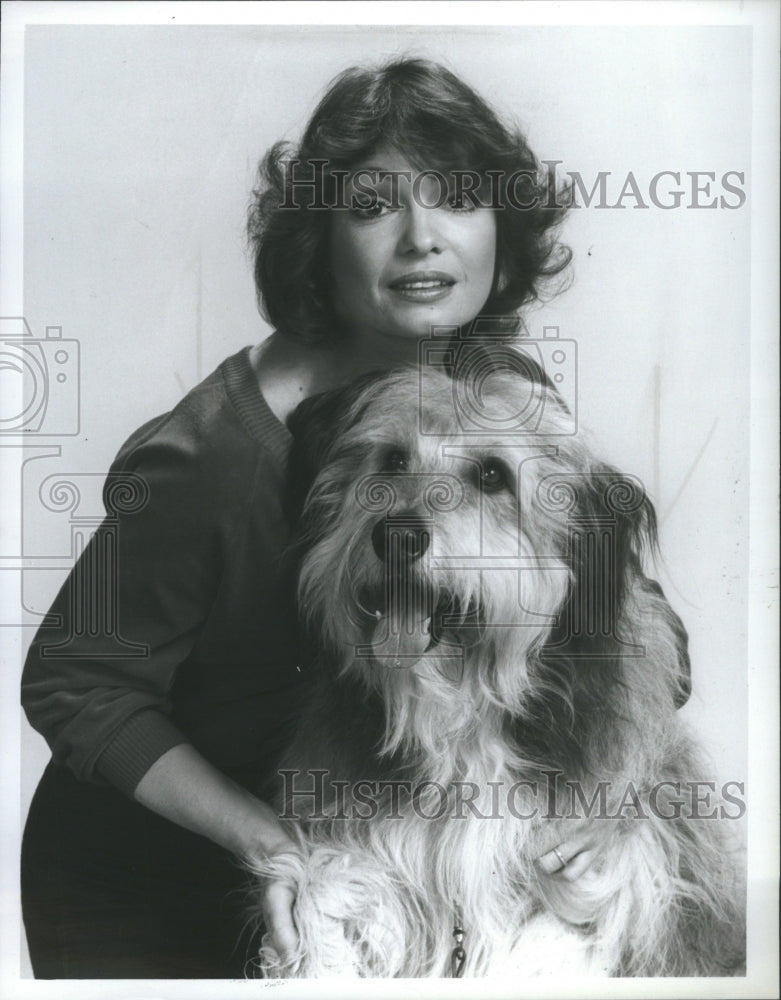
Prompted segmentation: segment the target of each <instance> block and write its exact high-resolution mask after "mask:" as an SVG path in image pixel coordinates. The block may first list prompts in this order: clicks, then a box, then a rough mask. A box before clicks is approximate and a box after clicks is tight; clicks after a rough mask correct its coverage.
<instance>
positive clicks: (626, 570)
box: [545, 465, 691, 707]
mask: <svg viewBox="0 0 781 1000" xmlns="http://www.w3.org/2000/svg"><path fill="white" fill-rule="evenodd" d="M577 492H578V499H577V507H576V509H575V510H574V511H573V516H572V517H571V519H570V524H569V564H570V569H571V573H572V581H573V582H572V586H571V589H570V593H569V595H568V598H567V602H566V605H565V607H564V609H563V611H562V614H561V615H560V620H559V625H558V626H557V628H555V629H554V630H553V633H552V635H551V639H550V642H549V643H548V646H547V647H546V653H545V655H546V656H547V657H552V658H554V659H555V658H556V657H563V658H564V661H565V662H567V663H569V664H576V663H578V662H580V663H581V664H588V665H589V666H588V668H587V669H580V670H578V671H577V682H576V683H575V686H576V687H577V686H580V685H582V684H584V683H585V685H586V686H592V685H594V686H595V687H594V690H597V688H598V687H600V686H603V690H607V689H608V688H610V687H612V686H613V685H615V684H616V683H617V682H618V680H619V677H620V674H621V669H620V663H621V658H622V655H624V654H625V653H627V652H628V649H627V645H626V644H627V643H628V644H630V645H631V644H632V643H633V639H632V636H631V635H627V634H624V631H625V629H624V628H623V627H622V623H625V622H626V616H625V609H626V608H627V607H628V605H629V602H630V591H633V590H634V589H635V588H639V589H640V590H641V591H642V590H645V591H646V592H648V593H649V594H652V595H653V597H654V603H655V604H656V606H657V607H658V608H659V613H660V614H663V616H664V619H665V623H666V626H667V630H668V635H670V636H671V638H672V643H671V645H672V646H674V648H675V650H676V654H677V660H678V663H677V670H674V671H672V672H671V673H674V674H675V675H676V681H677V686H676V690H675V691H674V699H675V703H676V707H680V706H681V705H683V704H685V702H686V700H687V699H688V697H689V693H690V690H691V679H690V678H691V668H690V662H689V653H688V636H687V633H686V630H685V628H684V627H683V623H682V622H681V620H680V618H679V617H678V616H677V615H676V614H675V612H674V611H673V610H672V609H671V608H670V606H669V604H668V603H667V601H666V600H665V598H664V594H663V592H662V590H661V588H660V586H659V584H658V583H656V582H655V581H653V580H649V579H648V578H647V577H646V575H645V572H644V562H645V559H646V557H647V556H650V555H653V554H655V553H656V552H657V551H658V542H657V521H656V512H655V510H654V506H653V504H652V502H651V500H650V499H649V498H648V496H647V494H646V493H645V490H644V489H643V487H642V484H641V483H640V482H639V480H637V479H635V477H633V476H625V475H623V474H622V473H620V472H618V471H617V470H615V469H613V468H611V467H610V466H607V465H601V466H599V467H597V468H595V469H593V470H592V471H591V474H590V475H589V476H587V477H586V478H585V479H584V481H583V482H582V483H580V484H579V489H578V491H577ZM634 598H635V600H636V598H637V594H636V593H635V595H634ZM584 693H585V691H584Z"/></svg>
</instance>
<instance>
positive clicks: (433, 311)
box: [330, 147, 496, 343]
mask: <svg viewBox="0 0 781 1000" xmlns="http://www.w3.org/2000/svg"><path fill="white" fill-rule="evenodd" d="M370 170H377V171H380V172H382V171H388V172H392V173H393V174H394V175H395V176H394V177H393V178H389V177H386V178H385V179H382V174H381V173H380V175H379V177H378V178H377V182H376V183H373V182H372V180H371V179H370V178H369V177H368V175H367V173H366V171H370ZM402 171H406V172H408V174H410V175H411V177H412V181H410V180H408V179H407V178H406V177H404V175H403V174H402V173H401V172H402ZM416 177H418V180H417V181H416V180H415V178H416ZM394 183H396V184H397V190H396V192H395V193H394V191H393V187H392V185H393V184H394ZM358 184H360V186H361V187H362V188H364V189H366V188H369V189H371V191H372V192H376V204H375V205H374V206H373V207H370V208H366V209H362V208H353V207H348V208H344V209H334V210H333V219H332V226H331V243H330V255H331V272H332V275H333V283H334V285H333V300H334V305H335V308H336V312H337V315H338V316H339V318H340V319H341V320H342V321H343V323H344V324H345V326H346V327H347V329H348V330H349V332H350V333H352V334H353V335H355V336H357V337H360V338H361V339H364V338H366V339H377V338H379V339H380V340H382V341H385V342H386V343H387V342H388V341H392V340H394V339H396V338H402V339H406V340H409V339H410V338H416V339H417V338H421V337H425V336H428V335H430V333H431V327H432V326H434V325H436V326H440V325H443V326H444V325H446V326H461V325H462V324H464V323H468V322H469V321H471V320H472V319H474V317H475V316H476V315H477V314H478V313H479V312H480V310H481V309H482V307H483V306H484V304H485V302H486V300H487V298H488V296H489V294H490V292H491V287H492V284H493V277H494V265H495V260H496V219H495V218H494V214H493V212H492V211H491V209H489V208H482V207H474V206H473V205H472V204H471V203H470V202H469V199H468V198H465V199H464V206H463V207H459V206H458V205H456V204H455V203H454V201H453V199H452V198H451V197H448V199H447V200H446V201H445V202H444V204H442V205H441V207H439V208H431V207H426V206H430V205H434V204H436V203H437V201H438V199H440V198H441V193H443V192H441V185H440V182H439V181H438V180H437V178H436V177H431V176H426V177H424V178H420V177H419V172H418V171H416V170H415V169H414V168H413V167H412V166H410V164H409V163H408V162H407V160H406V159H405V158H404V156H403V155H402V154H401V153H399V152H397V151H396V150H394V149H392V148H390V147H388V148H385V147H383V148H381V149H379V150H378V151H377V152H375V153H374V154H373V155H372V156H371V157H370V158H369V161H367V162H366V163H365V164H359V166H358V167H356V168H355V170H354V171H353V173H352V175H351V177H350V178H348V179H347V184H346V186H345V194H346V197H345V201H346V203H347V205H348V206H351V205H352V199H353V197H354V196H355V195H356V194H358V193H359V191H358V188H357V186H356V185H358ZM361 197H362V202H363V203H366V202H368V201H369V200H370V199H369V198H367V196H366V195H365V194H364V195H362V196H361Z"/></svg>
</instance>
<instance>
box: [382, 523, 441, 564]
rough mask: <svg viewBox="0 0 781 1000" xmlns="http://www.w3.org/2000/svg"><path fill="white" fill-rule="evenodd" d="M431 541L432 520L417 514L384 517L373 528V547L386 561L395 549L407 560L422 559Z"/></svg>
mask: <svg viewBox="0 0 781 1000" xmlns="http://www.w3.org/2000/svg"><path fill="white" fill-rule="evenodd" d="M430 541H431V522H430V521H429V520H427V519H426V518H423V517H417V516H415V515H398V516H394V517H383V518H381V519H380V520H379V521H378V522H377V523H376V524H375V525H374V529H373V530H372V547H373V549H374V551H375V553H376V554H377V558H378V559H382V561H383V562H386V561H387V559H388V557H389V554H390V552H391V551H392V549H395V550H396V552H397V553H398V556H400V557H401V558H402V559H403V560H404V561H405V562H415V561H416V560H417V559H420V558H421V556H422V555H423V553H424V552H425V551H426V549H427V548H428V546H429V542H430Z"/></svg>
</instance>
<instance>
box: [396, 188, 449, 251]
mask: <svg viewBox="0 0 781 1000" xmlns="http://www.w3.org/2000/svg"><path fill="white" fill-rule="evenodd" d="M400 214H401V218H402V229H401V234H400V236H399V251H400V252H401V253H414V254H427V253H440V252H441V250H442V238H441V235H440V233H439V231H438V227H437V219H436V216H437V212H436V209H433V208H427V207H426V206H425V205H418V204H417V203H416V202H415V201H414V199H410V203H409V204H408V205H406V206H405V208H404V211H403V212H401V213H400Z"/></svg>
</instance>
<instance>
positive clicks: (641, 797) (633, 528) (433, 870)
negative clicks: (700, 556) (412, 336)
mask: <svg viewBox="0 0 781 1000" xmlns="http://www.w3.org/2000/svg"><path fill="white" fill-rule="evenodd" d="M295 433H296V440H297V444H296V452H295V454H294V456H293V460H292V465H293V468H294V471H295V475H296V477H297V478H296V479H295V482H294V492H295V493H296V495H298V496H299V497H303V496H304V495H307V496H306V502H305V504H304V503H303V502H302V508H303V509H302V517H301V525H302V533H301V539H302V544H301V554H300V563H299V566H300V575H299V606H300V612H301V615H302V619H303V621H304V622H305V624H306V627H307V629H308V632H309V635H310V636H311V637H312V644H313V649H314V650H315V653H314V661H313V665H312V667H311V669H312V670H313V671H314V680H313V692H312V696H311V698H310V700H309V702H308V704H307V705H306V707H305V709H304V712H303V716H302V719H301V722H300V725H299V728H298V733H297V736H296V737H295V739H294V741H293V744H292V745H291V747H290V748H289V750H288V752H287V754H286V757H285V760H284V764H283V766H282V767H281V768H280V776H281V777H280V780H281V791H280V799H279V801H280V806H281V808H283V810H284V813H283V817H284V821H285V822H286V823H287V824H288V828H289V830H290V833H291V835H292V836H293V837H294V838H296V840H297V842H298V843H299V844H300V847H301V851H300V853H298V854H293V853H291V854H289V855H285V856H280V857H277V858H275V859H273V860H272V861H270V862H269V863H267V864H264V865H261V866H260V867H259V868H257V869H256V874H257V875H259V876H261V877H262V878H274V879H279V880H282V881H287V882H288V883H289V884H290V885H291V886H292V887H293V889H294V891H295V894H296V905H295V911H294V917H295V921H296V925H297V928H298V931H299V935H300V950H299V953H298V954H297V955H296V956H294V957H293V959H292V961H290V962H289V963H287V964H283V963H281V962H280V959H279V956H278V955H277V954H276V953H275V952H274V950H273V948H272V947H271V945H270V943H269V941H268V940H267V941H266V942H265V945H264V948H263V949H262V955H261V959H262V964H263V968H264V971H265V973H266V974H267V975H273V976H304V977H320V976H350V975H352V976H384V977H391V976H401V977H422V976H450V975H455V976H460V975H488V974H496V973H500V972H504V971H507V970H509V969H515V970H517V971H518V972H521V973H523V974H525V975H530V974H545V973H548V974H554V973H557V974H559V973H563V972H570V973H573V974H574V973H578V974H583V973H593V974H603V975H605V974H607V975H648V976H661V975H724V974H727V973H729V972H733V973H734V971H735V969H736V968H737V967H738V966H739V963H740V961H741V948H742V940H741V939H742V932H743V926H744V924H743V918H742V916H741V912H740V908H741V902H740V901H741V890H740V888H739V886H738V882H737V880H736V877H735V874H734V872H735V869H736V867H737V866H735V865H734V863H733V858H732V857H731V855H730V850H729V848H728V846H727V842H726V839H725V836H724V832H723V831H724V826H725V824H724V823H720V822H718V821H716V820H714V819H705V818H699V817H703V816H704V815H705V814H706V813H707V814H708V815H709V816H710V815H711V814H712V813H714V810H715V813H714V814H715V815H716V816H718V815H725V811H724V809H723V807H720V806H719V805H718V804H716V805H714V803H713V802H707V803H706V802H704V801H703V791H702V788H703V785H702V783H701V784H699V785H697V784H696V780H697V779H700V778H703V777H707V776H708V775H707V773H706V772H705V771H704V770H703V767H702V765H701V763H700V762H699V756H698V751H697V747H696V745H695V744H694V742H693V741H692V740H691V739H690V738H689V737H688V736H687V735H686V733H685V731H684V728H683V726H682V724H681V723H680V721H679V719H678V717H677V713H676V707H677V706H678V705H680V704H681V703H682V702H683V701H685V699H686V696H687V693H688V689H687V685H688V659H687V652H686V633H685V631H684V629H683V627H682V625H681V622H680V620H679V619H678V617H677V616H676V615H675V613H674V612H673V611H672V610H671V608H670V607H669V605H668V603H667V601H666V600H665V598H664V595H663V594H662V592H661V590H660V588H659V586H658V585H657V584H655V583H654V582H652V581H651V580H649V579H647V578H646V576H645V575H644V573H643V568H642V560H643V558H644V556H645V555H646V553H647V550H648V549H650V548H653V545H654V542H655V518H654V512H653V508H652V506H651V504H650V503H649V501H648V500H647V498H646V497H645V494H644V492H643V489H642V487H641V484H640V483H639V481H638V480H636V479H634V478H633V477H630V476H625V475H620V474H619V473H617V472H616V471H615V470H613V469H611V468H609V467H608V466H606V465H604V464H602V463H600V462H599V461H598V460H597V459H595V458H594V457H593V455H592V453H591V451H590V450H589V448H588V446H587V444H586V443H585V442H584V440H583V437H582V436H581V435H575V434H573V433H572V428H571V420H570V418H569V414H568V412H567V410H566V407H565V406H564V404H563V403H562V402H561V400H560V399H559V398H558V397H557V395H556V394H555V392H553V391H552V389H551V387H550V385H549V384H547V383H546V380H545V379H544V376H542V377H540V378H526V377H523V376H522V375H521V374H519V373H518V372H516V371H510V370H508V369H507V367H506V366H505V367H504V368H503V367H502V366H501V365H500V366H494V367H492V366H490V365H489V366H488V367H487V368H485V369H484V370H483V372H482V375H481V376H480V378H479V379H475V378H471V377H470V378H466V379H462V378H460V377H459V376H458V375H457V374H456V375H454V376H452V377H451V376H448V375H445V374H442V373H438V372H432V371H424V372H422V373H421V372H417V371H408V372H402V373H398V374H393V375H390V376H384V377H375V378H370V379H368V380H364V381H363V382H362V383H360V384H358V385H357V386H356V387H354V388H353V389H351V390H349V391H341V392H337V393H331V394H326V395H325V396H323V397H320V398H317V399H315V400H312V401H310V402H309V403H307V404H304V406H303V407H301V408H299V413H298V417H297V424H296V427H295ZM310 486H311V489H310V488H309V487H310ZM706 787H707V786H706ZM693 789H694V790H693ZM719 809H721V813H719ZM589 816H591V817H598V819H596V820H594V821H596V822H603V823H605V824H606V826H607V828H608V830H607V832H606V834H605V836H604V837H603V840H604V848H603V850H602V851H601V852H600V856H599V860H598V861H597V862H595V863H594V864H593V865H592V866H591V868H590V869H589V870H588V871H587V872H586V873H585V874H583V875H582V876H581V877H580V878H579V879H574V880H571V881H569V880H567V879H565V878H561V877H557V876H556V875H555V874H554V875H546V874H544V873H542V872H541V870H540V868H539V866H538V865H536V864H535V859H536V858H538V857H539V856H540V855H542V854H543V853H544V852H546V851H550V850H552V849H553V848H554V847H555V846H556V845H558V844H560V843H561V842H562V841H563V840H565V839H566V838H567V837H568V836H569V835H570V834H571V833H572V832H573V831H574V830H575V829H576V828H577V824H578V823H584V822H586V820H587V818H588V817H589ZM726 825H728V824H726ZM562 860H566V859H562Z"/></svg>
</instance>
